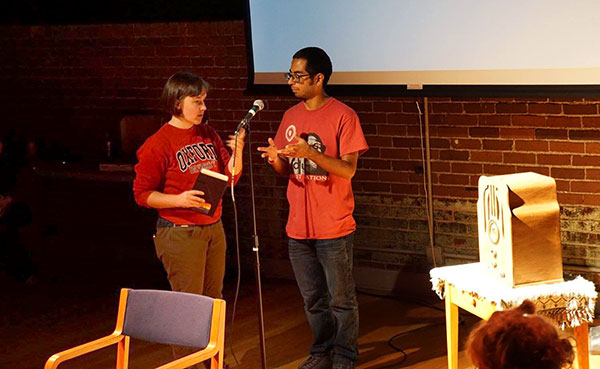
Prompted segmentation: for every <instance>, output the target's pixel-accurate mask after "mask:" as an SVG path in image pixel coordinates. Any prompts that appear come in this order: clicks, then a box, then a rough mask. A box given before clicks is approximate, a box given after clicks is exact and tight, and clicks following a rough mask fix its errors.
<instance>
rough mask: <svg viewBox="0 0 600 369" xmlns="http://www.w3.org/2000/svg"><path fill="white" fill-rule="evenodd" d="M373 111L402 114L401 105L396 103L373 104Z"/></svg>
mask: <svg viewBox="0 0 600 369" xmlns="http://www.w3.org/2000/svg"><path fill="white" fill-rule="evenodd" d="M373 110H375V111H382V112H390V113H393V112H396V113H401V112H402V103H401V102H396V101H393V102H392V101H382V102H374V103H373Z"/></svg>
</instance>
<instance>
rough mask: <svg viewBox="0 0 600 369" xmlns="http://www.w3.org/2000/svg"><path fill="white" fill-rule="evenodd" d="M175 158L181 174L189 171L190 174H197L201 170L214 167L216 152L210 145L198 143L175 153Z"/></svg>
mask: <svg viewBox="0 0 600 369" xmlns="http://www.w3.org/2000/svg"><path fill="white" fill-rule="evenodd" d="M175 157H176V158H177V163H178V164H179V170H180V171H181V172H186V171H187V170H188V169H189V170H190V173H197V172H199V171H200V170H202V168H207V169H210V168H213V167H214V166H216V160H217V152H216V150H215V146H214V145H213V144H212V143H208V144H205V143H204V142H198V143H195V144H193V145H186V146H184V147H182V148H181V149H179V150H178V151H177V153H176V154H175Z"/></svg>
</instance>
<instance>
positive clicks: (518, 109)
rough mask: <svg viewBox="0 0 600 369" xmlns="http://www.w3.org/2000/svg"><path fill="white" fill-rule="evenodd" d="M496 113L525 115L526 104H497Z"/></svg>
mask: <svg viewBox="0 0 600 369" xmlns="http://www.w3.org/2000/svg"><path fill="white" fill-rule="evenodd" d="M496 113H497V114H498V113H527V104H523V103H508V104H504V103H498V104H496Z"/></svg>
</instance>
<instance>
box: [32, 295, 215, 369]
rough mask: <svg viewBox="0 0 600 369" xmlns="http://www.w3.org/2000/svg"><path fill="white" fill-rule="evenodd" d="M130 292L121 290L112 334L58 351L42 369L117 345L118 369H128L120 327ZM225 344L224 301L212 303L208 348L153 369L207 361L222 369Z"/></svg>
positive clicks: (174, 368)
mask: <svg viewBox="0 0 600 369" xmlns="http://www.w3.org/2000/svg"><path fill="white" fill-rule="evenodd" d="M129 291H130V289H129V288H123V289H121V296H120V298H119V311H118V313H117V326H116V328H115V331H114V332H113V333H112V334H111V335H109V336H105V337H102V338H99V339H97V340H94V341H91V342H88V343H84V344H82V345H79V346H76V347H73V348H71V349H68V350H65V351H61V352H59V353H56V354H54V355H52V356H51V357H50V358H49V359H48V361H47V362H46V365H45V366H44V369H54V368H57V367H58V365H60V364H61V363H62V362H64V361H67V360H70V359H73V358H76V357H79V356H82V355H85V354H87V353H90V352H93V351H97V350H99V349H102V348H105V347H108V346H110V345H113V344H116V345H117V366H116V368H117V369H127V368H128V364H129V341H130V337H129V336H126V335H124V334H123V324H124V323H125V311H126V308H127V296H128V294H129ZM224 343H225V301H224V300H221V299H214V303H213V311H212V319H211V328H210V339H209V342H208V345H207V346H206V347H205V348H203V349H201V350H199V351H197V352H194V353H192V354H189V355H187V356H184V357H182V358H179V359H177V360H174V361H171V362H169V363H166V364H164V365H161V366H159V367H157V368H156V369H179V368H187V367H189V366H191V365H194V364H198V363H201V362H203V361H205V360H208V359H210V363H211V369H223V354H224Z"/></svg>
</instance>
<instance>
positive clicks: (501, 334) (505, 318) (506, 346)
mask: <svg viewBox="0 0 600 369" xmlns="http://www.w3.org/2000/svg"><path fill="white" fill-rule="evenodd" d="M534 313H535V305H534V304H533V303H532V302H531V301H528V300H527V301H524V302H523V303H522V304H521V306H519V307H518V308H515V309H512V310H507V311H497V312H495V313H494V314H492V316H491V317H490V320H488V321H487V322H485V321H482V322H480V323H479V325H478V326H477V327H476V328H475V329H474V330H473V331H472V332H471V334H470V335H469V339H468V341H467V355H468V356H469V358H470V359H471V362H472V363H473V364H474V365H475V366H476V367H478V368H479V369H561V368H564V367H565V366H566V365H570V364H572V363H573V359H574V353H573V347H572V346H571V343H570V342H569V340H568V339H564V338H560V337H559V336H558V331H557V329H556V327H555V326H554V325H553V324H552V323H550V322H549V321H548V320H547V319H546V318H543V317H540V316H537V315H533V314H534Z"/></svg>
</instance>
